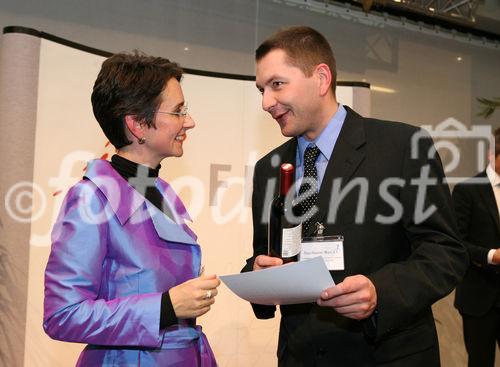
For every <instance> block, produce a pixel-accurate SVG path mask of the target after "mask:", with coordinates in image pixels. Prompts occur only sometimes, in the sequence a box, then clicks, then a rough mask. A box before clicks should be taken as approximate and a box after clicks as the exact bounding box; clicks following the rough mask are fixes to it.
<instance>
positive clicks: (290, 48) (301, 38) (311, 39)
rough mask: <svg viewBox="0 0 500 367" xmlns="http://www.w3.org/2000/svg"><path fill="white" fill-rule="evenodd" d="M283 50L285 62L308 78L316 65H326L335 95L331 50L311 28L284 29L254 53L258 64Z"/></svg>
mask: <svg viewBox="0 0 500 367" xmlns="http://www.w3.org/2000/svg"><path fill="white" fill-rule="evenodd" d="M277 49H279V50H283V51H285V53H286V55H287V56H288V60H287V62H288V63H289V64H290V65H293V66H295V67H298V68H299V69H300V70H302V72H303V73H304V75H305V76H307V77H310V76H311V75H312V73H313V71H314V68H315V67H316V65H318V64H321V63H324V64H326V65H328V67H329V68H330V71H331V73H332V84H331V89H332V91H333V94H335V88H336V86H337V69H336V63H335V57H334V56H333V51H332V48H331V47H330V44H329V43H328V41H327V40H326V38H325V37H324V36H323V35H322V34H321V33H319V32H318V31H316V30H315V29H313V28H310V27H305V26H296V27H290V28H285V29H282V30H280V31H278V32H277V33H275V34H273V35H272V36H271V37H269V38H268V39H266V40H265V41H264V42H262V44H261V45H260V46H259V47H258V48H257V50H256V51H255V60H256V61H257V62H258V61H260V60H261V59H262V58H263V57H264V56H266V55H267V54H268V53H269V52H271V51H273V50H277Z"/></svg>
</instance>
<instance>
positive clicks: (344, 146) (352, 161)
mask: <svg viewBox="0 0 500 367" xmlns="http://www.w3.org/2000/svg"><path fill="white" fill-rule="evenodd" d="M345 108H346V110H347V116H346V118H345V121H344V124H343V126H342V130H341V131H340V135H339V137H338V139H337V142H336V144H335V148H334V149H333V152H332V156H331V157H330V161H329V162H328V165H327V167H326V171H325V176H324V177H323V181H322V183H321V187H320V190H319V196H318V207H319V208H318V209H319V210H318V212H317V213H316V214H315V215H314V216H313V217H312V219H311V221H312V223H316V222H324V218H325V216H326V215H327V213H328V209H329V204H330V200H331V194H332V186H333V181H334V180H336V179H339V180H341V181H340V182H341V183H342V186H344V185H345V184H346V183H347V182H348V180H349V179H350V178H351V177H352V175H353V174H354V172H356V169H357V168H358V167H359V165H360V164H361V162H362V161H363V160H364V158H365V152H364V151H363V149H361V147H362V146H363V145H364V144H365V141H366V140H365V132H364V128H363V117H361V116H360V115H358V114H357V113H356V112H354V111H353V110H351V109H350V108H348V107H345ZM314 228H315V227H314V226H311V227H310V228H309V231H308V233H306V234H305V235H311V234H312V232H314Z"/></svg>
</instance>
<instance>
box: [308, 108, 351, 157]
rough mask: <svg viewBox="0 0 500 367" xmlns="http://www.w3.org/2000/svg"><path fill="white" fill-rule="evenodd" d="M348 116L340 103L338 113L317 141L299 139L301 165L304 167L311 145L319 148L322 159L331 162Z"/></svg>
mask: <svg viewBox="0 0 500 367" xmlns="http://www.w3.org/2000/svg"><path fill="white" fill-rule="evenodd" d="M346 115H347V111H346V109H345V108H344V106H342V105H341V104H340V103H339V107H338V109H337V112H335V114H334V115H333V117H332V118H331V119H330V121H328V124H327V125H326V127H325V128H324V129H323V131H322V132H321V134H319V136H318V137H317V138H316V139H314V140H313V141H309V140H307V139H306V138H305V137H304V136H303V135H301V136H299V137H298V149H299V157H298V164H299V165H302V160H303V157H304V152H305V150H306V148H307V147H308V146H309V145H310V144H314V145H316V146H317V147H318V148H319V150H320V152H321V154H320V157H323V159H325V160H328V161H329V160H330V157H331V156H332V152H333V148H334V147H335V143H336V142H337V138H338V137H339V134H340V130H341V129H342V125H343V124H344V120H345V117H346Z"/></svg>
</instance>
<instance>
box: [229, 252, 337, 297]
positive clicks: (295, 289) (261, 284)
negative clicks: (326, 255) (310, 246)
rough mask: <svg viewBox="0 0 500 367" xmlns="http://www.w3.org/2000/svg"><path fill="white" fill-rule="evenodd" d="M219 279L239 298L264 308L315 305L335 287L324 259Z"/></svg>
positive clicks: (318, 258) (319, 258)
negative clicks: (323, 292) (328, 289)
mask: <svg viewBox="0 0 500 367" xmlns="http://www.w3.org/2000/svg"><path fill="white" fill-rule="evenodd" d="M220 279H221V280H222V281H223V282H224V284H226V285H227V287H228V288H229V289H231V290H232V291H233V292H234V293H235V294H236V295H237V296H239V297H241V298H243V299H245V300H247V301H249V302H252V303H257V304H261V305H288V304H295V303H307V302H314V301H316V300H317V299H318V298H319V296H320V294H321V292H322V291H324V290H325V289H326V288H328V287H331V286H332V285H334V282H333V280H332V277H331V275H330V272H329V271H328V269H327V268H326V265H325V262H324V260H323V258H322V257H316V258H314V259H310V260H306V261H300V262H297V263H291V264H286V265H282V266H276V267H272V268H269V269H264V270H258V271H251V272H248V273H241V274H231V275H222V276H220Z"/></svg>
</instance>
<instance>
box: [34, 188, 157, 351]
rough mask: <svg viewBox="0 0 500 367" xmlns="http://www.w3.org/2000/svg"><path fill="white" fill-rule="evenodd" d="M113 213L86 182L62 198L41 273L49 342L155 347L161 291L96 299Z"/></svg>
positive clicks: (104, 281) (101, 285) (102, 283)
mask: <svg viewBox="0 0 500 367" xmlns="http://www.w3.org/2000/svg"><path fill="white" fill-rule="evenodd" d="M110 215H114V213H113V212H112V211H111V210H109V208H107V207H106V205H105V199H104V197H102V196H101V195H100V192H98V191H97V189H96V188H95V187H94V186H93V184H92V183H91V182H90V181H84V182H82V183H79V184H77V185H76V186H75V187H73V188H72V189H71V190H70V191H69V193H68V195H67V196H66V198H65V200H64V203H63V205H62V208H61V211H60V214H59V217H58V219H57V221H56V223H55V225H54V228H53V231H52V249H51V253H50V256H49V260H48V263H47V268H46V270H45V300H44V321H43V327H44V330H45V332H46V333H47V334H48V335H49V336H50V337H51V338H53V339H57V340H63V341H69V342H78V343H89V344H97V345H117V346H118V345H120V346H140V347H158V346H159V345H160V343H161V338H160V331H159V322H160V304H161V293H151V294H134V295H130V296H126V297H122V298H116V299H111V300H106V299H102V298H99V294H100V291H101V290H103V289H104V290H105V289H106V288H105V287H107V286H108V283H107V279H105V276H104V274H106V272H105V271H103V270H104V269H103V268H104V267H105V266H107V265H106V262H105V258H106V257H107V256H109V254H108V246H107V244H108V241H110V233H109V231H108V228H109V227H108V222H109V219H110Z"/></svg>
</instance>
